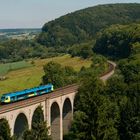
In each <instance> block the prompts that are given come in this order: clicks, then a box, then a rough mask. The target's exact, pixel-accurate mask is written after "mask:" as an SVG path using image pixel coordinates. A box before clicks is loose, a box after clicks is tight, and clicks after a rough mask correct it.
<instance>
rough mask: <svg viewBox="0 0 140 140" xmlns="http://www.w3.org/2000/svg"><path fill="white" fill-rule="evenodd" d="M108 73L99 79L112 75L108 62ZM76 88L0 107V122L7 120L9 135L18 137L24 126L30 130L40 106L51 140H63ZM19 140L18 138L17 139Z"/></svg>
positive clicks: (67, 127)
mask: <svg viewBox="0 0 140 140" xmlns="http://www.w3.org/2000/svg"><path fill="white" fill-rule="evenodd" d="M108 63H109V71H108V72H106V73H104V74H102V75H101V76H100V79H101V80H102V81H104V82H105V81H106V80H107V79H108V78H109V77H110V76H111V75H112V74H113V73H114V70H115V67H116V64H115V63H113V62H111V61H108ZM77 90H78V86H77V85H70V86H66V87H63V88H59V89H57V90H55V91H54V92H52V93H49V94H45V95H42V96H37V97H33V98H29V99H27V100H22V101H19V102H15V103H12V104H8V105H4V106H1V107H0V120H1V119H3V118H5V119H6V120H8V123H9V126H10V129H11V135H14V134H15V135H17V136H18V135H20V134H21V133H22V132H23V131H24V129H25V126H28V127H29V129H31V126H32V122H33V116H34V115H35V113H36V109H37V108H38V106H40V105H41V106H42V110H43V114H42V116H44V120H45V121H47V126H48V127H49V128H50V129H49V134H50V135H51V136H52V139H53V140H63V135H64V134H66V133H67V132H68V131H69V128H70V125H71V121H72V119H73V110H74V109H73V108H74V97H75V95H76V93H77ZM19 139H20V137H19Z"/></svg>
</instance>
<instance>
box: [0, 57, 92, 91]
mask: <svg viewBox="0 0 140 140" xmlns="http://www.w3.org/2000/svg"><path fill="white" fill-rule="evenodd" d="M33 61H34V64H33V65H32V64H31V63H32V60H29V61H28V62H25V63H26V65H25V63H24V67H18V68H17V67H16V66H15V69H17V70H14V69H12V71H10V72H8V71H6V72H5V73H7V72H8V73H7V74H5V76H6V77H7V79H6V80H4V81H0V94H3V93H7V92H12V91H18V90H22V89H26V88H31V87H35V86H38V85H39V84H40V83H41V77H42V76H43V75H44V72H43V65H45V64H46V63H48V62H49V61H55V62H58V63H60V64H61V65H62V66H72V67H73V68H74V69H75V70H76V71H78V70H80V68H81V67H82V66H85V67H89V66H90V65H91V61H90V60H83V59H81V58H79V57H74V58H71V56H70V55H64V56H59V57H53V58H48V59H36V60H33ZM20 63H21V62H20ZM22 63H23V62H22ZM17 64H19V62H18V63H17ZM5 65H7V64H5ZM5 65H4V64H3V65H0V69H4V68H3V67H6V66H5ZM14 65H16V64H15V63H14ZM10 67H13V66H12V65H11V66H10ZM3 73H4V72H3Z"/></svg>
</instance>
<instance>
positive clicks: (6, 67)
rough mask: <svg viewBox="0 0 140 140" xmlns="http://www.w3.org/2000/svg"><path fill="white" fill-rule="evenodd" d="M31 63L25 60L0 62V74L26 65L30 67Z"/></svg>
mask: <svg viewBox="0 0 140 140" xmlns="http://www.w3.org/2000/svg"><path fill="white" fill-rule="evenodd" d="M31 66H32V65H31V63H28V62H26V61H20V62H14V63H7V64H0V76H1V75H5V74H7V73H8V72H9V71H13V70H17V69H23V68H27V67H31Z"/></svg>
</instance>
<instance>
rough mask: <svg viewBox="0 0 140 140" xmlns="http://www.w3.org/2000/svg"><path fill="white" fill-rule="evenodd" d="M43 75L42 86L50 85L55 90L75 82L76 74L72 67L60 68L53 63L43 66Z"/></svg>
mask: <svg viewBox="0 0 140 140" xmlns="http://www.w3.org/2000/svg"><path fill="white" fill-rule="evenodd" d="M44 72H45V75H44V76H43V84H48V83H52V84H53V85H54V87H55V88H58V87H62V86H64V85H67V84H72V83H74V82H76V78H77V77H76V74H77V73H76V72H75V71H74V69H73V68H72V67H69V66H66V67H64V68H63V67H62V66H61V65H60V64H58V63H55V62H53V61H51V62H49V63H48V64H46V65H45V66H44Z"/></svg>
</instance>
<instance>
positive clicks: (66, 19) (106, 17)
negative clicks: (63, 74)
mask: <svg viewBox="0 0 140 140" xmlns="http://www.w3.org/2000/svg"><path fill="white" fill-rule="evenodd" d="M132 22H140V4H108V5H99V6H95V7H90V8H87V9H83V10H79V11H76V12H74V13H70V14H67V15H65V16H62V17H60V18H58V19H56V20H53V21H50V22H48V23H46V24H45V25H44V26H43V28H42V33H41V34H40V35H39V37H38V42H39V43H41V44H43V45H46V46H69V45H73V44H78V43H82V42H85V41H87V40H90V39H93V38H94V37H95V35H96V33H97V32H98V31H100V30H101V29H104V28H106V27H108V26H110V25H112V24H128V23H132Z"/></svg>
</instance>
